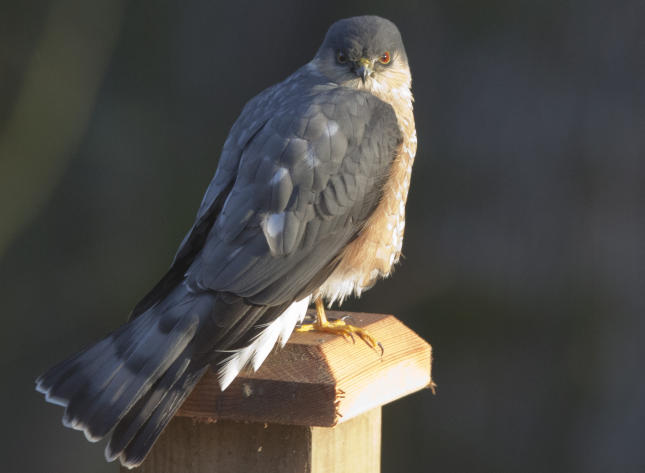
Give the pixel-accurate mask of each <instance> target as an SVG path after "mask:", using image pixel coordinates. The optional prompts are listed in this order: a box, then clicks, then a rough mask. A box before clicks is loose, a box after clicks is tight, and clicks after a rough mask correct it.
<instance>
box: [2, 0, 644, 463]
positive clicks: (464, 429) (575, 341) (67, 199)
mask: <svg viewBox="0 0 645 473" xmlns="http://www.w3.org/2000/svg"><path fill="white" fill-rule="evenodd" d="M80 3H82V2H79V5H80ZM90 3H92V2H90ZM93 5H94V6H93V7H92V8H89V7H85V8H80V7H78V8H77V5H76V4H75V2H71V1H67V0H57V1H46V0H36V1H33V2H9V1H8V0H2V7H3V11H5V12H6V13H4V14H3V15H2V17H1V18H0V38H1V39H2V40H1V41H0V189H1V190H0V196H1V197H2V198H1V199H0V200H1V201H2V202H1V203H0V209H2V221H0V313H1V314H2V317H3V327H2V331H1V332H0V347H1V348H2V356H1V357H0V363H1V367H0V368H1V370H2V373H3V383H2V390H1V396H2V398H1V401H2V405H3V406H4V412H5V414H4V417H3V421H2V431H1V432H0V440H1V442H0V445H1V446H2V447H1V457H2V459H3V466H2V468H1V469H2V471H6V472H8V473H31V472H34V473H35V472H45V471H46V472H52V473H55V472H66V473H69V472H88V471H91V472H97V473H98V472H108V471H110V472H114V471H116V470H117V467H116V466H115V465H114V464H106V463H105V462H104V460H103V452H102V448H101V447H100V446H96V445H91V444H89V443H88V442H86V441H85V439H84V438H83V436H82V435H81V434H80V433H78V432H74V431H70V430H68V429H64V428H63V427H62V426H61V425H60V417H61V414H62V411H61V409H60V408H58V407H55V406H51V405H48V404H45V403H44V402H43V400H42V398H41V396H40V395H39V394H37V393H36V392H34V391H33V380H34V379H35V378H36V376H37V375H38V374H40V372H41V371H43V370H44V369H45V368H47V367H48V366H50V365H51V364H52V363H54V362H56V361H58V360H60V359H61V358H63V357H65V356H66V355H69V354H71V353H72V352H73V351H75V350H77V349H79V348H81V347H82V346H84V345H87V344H89V343H91V342H92V341H94V340H97V339H99V338H100V337H102V336H103V335H104V334H106V333H107V332H109V331H111V330H113V329H114V328H116V327H117V326H118V325H119V324H120V323H122V322H123V321H124V320H125V319H126V317H127V315H128V313H129V311H130V309H131V308H132V307H133V306H134V304H135V303H136V302H137V300H138V298H139V297H141V296H142V295H143V294H144V293H145V292H146V291H147V290H148V289H150V287H151V286H152V285H153V284H154V283H155V282H156V281H157V280H158V278H159V277H160V276H161V274H162V273H163V272H164V271H165V269H166V268H167V267H168V265H169V264H170V261H171V259H172V256H173V255H174V251H175V249H176V247H177V245H178V244H179V242H180V241H181V239H182V237H183V235H184V233H185V231H186V230H187V229H188V228H189V226H190V225H191V223H192V221H193V218H194V215H195V212H196V211H197V207H198V205H199V202H200V200H201V196H202V194H203V192H204V190H205V188H206V186H207V184H208V182H209V181H210V178H211V176H212V174H213V172H214V170H215V167H216V165H217V159H218V156H219V152H220V149H221V146H222V144H223V142H224V139H225V138H226V135H227V133H228V130H229V128H230V126H231V125H232V123H233V121H234V119H235V118H236V117H237V115H238V114H239V112H240V110H241V108H242V106H243V105H244V103H245V102H246V101H247V100H248V99H250V98H251V97H252V96H253V95H255V94H256V93H258V92H259V91H261V90H262V89H263V88H265V87H267V86H269V85H272V84H273V83H275V82H277V81H279V80H281V79H282V78H284V77H286V76H287V75H289V74H290V73H291V72H293V71H294V70H295V69H296V68H298V67H299V66H301V65H303V64H304V63H306V62H307V61H308V60H309V59H310V58H311V57H312V56H313V54H314V53H315V51H316V49H317V48H318V46H319V43H320V42H321V40H322V38H323V35H324V33H325V31H326V29H327V27H328V26H329V25H330V24H331V23H332V22H333V21H335V20H336V19H338V18H341V17H345V16H351V15H355V14H362V13H375V14H380V15H382V16H385V17H388V18H390V19H391V20H393V21H394V22H395V23H397V25H398V26H399V28H400V30H401V31H402V34H403V38H404V41H405V44H406V48H407V51H408V56H409V58H410V62H411V66H412V72H413V79H414V82H413V90H414V94H415V98H416V102H415V107H416V108H415V110H416V120H417V131H418V136H419V137H418V141H419V150H418V154H417V161H416V163H415V170H414V174H413V177H412V187H411V192H410V197H409V203H408V218H407V233H406V242H405V245H404V253H405V258H404V259H403V261H402V264H401V265H400V267H399V268H398V270H397V271H396V272H395V274H394V276H393V277H392V278H391V279H389V280H387V281H384V282H381V283H379V284H378V285H377V286H376V287H375V288H374V289H372V290H371V291H370V292H368V293H366V294H365V296H364V297H363V298H361V299H360V300H358V301H356V300H352V301H348V302H347V303H346V305H345V306H344V308H345V309H348V310H361V311H367V312H385V313H393V314H396V315H397V316H398V317H399V318H401V319H402V320H403V321H404V322H405V323H406V324H407V325H409V326H410V327H411V328H413V329H414V330H415V331H417V332H418V333H419V334H420V335H421V336H423V337H424V338H425V339H427V340H428V341H429V342H430V343H431V344H432V345H433V347H434V352H435V357H436V360H435V372H434V375H435V379H436V382H437V384H438V390H437V394H436V396H433V395H432V394H431V393H430V392H421V393H417V394H415V395H413V396H411V397H409V398H406V399H405V400H401V401H398V402H396V403H394V404H393V405H391V406H388V407H386V408H385V410H384V434H383V472H384V473H398V472H420V473H421V472H426V471H433V472H446V473H449V472H457V471H468V472H496V473H500V472H514V471H523V472H527V473H528V472H536V473H537V472H544V471H558V472H560V471H569V472H575V471H581V472H583V471H584V472H607V471H612V472H614V471H615V472H635V471H643V470H644V469H645V452H644V450H643V447H642V443H643V438H645V402H644V399H645V380H644V378H643V376H642V374H641V373H642V366H641V365H642V360H643V359H645V348H644V345H643V343H642V341H641V338H642V335H643V334H644V333H645V318H643V312H644V309H645V301H644V298H643V295H642V294H643V287H644V283H645V245H644V243H643V242H644V241H645V217H644V212H645V191H644V189H645V160H644V159H643V157H644V155H645V133H644V132H643V127H644V125H645V118H644V117H645V94H644V93H643V91H644V90H645V89H644V87H643V84H644V83H645V61H644V60H643V58H644V53H645V35H644V33H643V27H642V21H643V18H645V3H643V2H636V1H627V0H626V1H622V2H616V3H609V2H602V1H600V0H585V1H583V0H567V1H555V0H547V1H543V2H535V1H526V0H519V1H518V0H516V1H506V0H494V1H488V2H480V1H477V0H459V1H454V0H453V1H448V0H445V1H444V0H441V1H428V2H420V1H392V2H373V1H372V2H365V1H352V2H345V1H344V2H320V3H316V4H308V3H303V2H296V1H281V2H249V1H237V2H229V3H227V4H225V5H224V4H222V3H221V2H214V1H212V0H209V1H206V0H189V1H184V2H150V1H138V2H129V3H119V2H108V3H106V2H105V1H102V2H95V4H93ZM99 8H102V10H101V9H99ZM97 9H98V10H97ZM69 12H74V13H73V15H72V14H71V13H69ZM97 12H99V13H97ZM90 58H91V60H90Z"/></svg>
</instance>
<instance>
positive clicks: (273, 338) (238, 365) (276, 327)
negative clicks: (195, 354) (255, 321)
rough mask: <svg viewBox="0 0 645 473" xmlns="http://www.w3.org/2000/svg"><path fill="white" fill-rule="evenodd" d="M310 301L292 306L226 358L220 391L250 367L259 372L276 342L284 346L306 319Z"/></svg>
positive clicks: (220, 374) (306, 298)
mask: <svg viewBox="0 0 645 473" xmlns="http://www.w3.org/2000/svg"><path fill="white" fill-rule="evenodd" d="M310 301H311V296H307V297H305V298H304V299H301V300H299V301H297V302H294V303H293V304H291V305H290V306H289V307H288V308H287V310H285V311H284V312H283V313H282V314H281V315H280V316H279V317H278V318H276V319H275V320H274V321H273V322H271V323H270V324H269V325H267V326H266V327H265V328H264V329H263V330H262V331H261V332H260V333H259V334H258V335H257V336H256V337H255V338H254V339H253V341H252V342H251V344H250V345H248V346H246V347H244V348H242V349H240V350H238V351H236V352H235V353H233V354H232V355H231V356H229V357H228V358H226V360H224V362H223V363H222V367H221V368H220V369H219V371H218V376H219V385H220V389H221V390H222V391H224V390H225V389H226V388H227V387H228V385H229V384H231V383H232V382H233V380H234V379H235V378H236V377H237V375H238V374H239V373H240V371H242V370H243V369H244V368H245V367H246V366H248V365H251V366H252V367H253V371H257V369H258V368H259V367H260V365H262V363H263V362H264V360H265V359H266V357H267V356H269V353H271V350H272V349H273V347H274V346H275V344H276V342H280V346H284V344H285V343H287V340H288V339H289V337H290V336H291V332H293V329H294V328H295V326H296V324H297V323H299V322H302V320H303V319H304V317H305V314H306V313H307V307H309V302H310Z"/></svg>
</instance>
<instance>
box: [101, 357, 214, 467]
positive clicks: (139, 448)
mask: <svg viewBox="0 0 645 473" xmlns="http://www.w3.org/2000/svg"><path fill="white" fill-rule="evenodd" d="M207 369H208V365H207V366H204V367H202V368H199V369H189V370H188V371H186V373H184V375H183V376H182V377H181V378H180V379H179V380H178V381H177V382H176V383H175V384H174V385H173V386H172V387H171V388H170V389H168V390H166V391H165V392H164V393H163V397H162V399H161V402H160V403H159V405H158V406H157V407H156V408H155V410H154V412H153V413H152V415H151V416H150V417H149V418H148V419H147V420H146V421H145V423H144V424H143V426H142V427H141V428H140V429H138V431H137V432H136V434H135V435H134V437H133V438H132V440H131V441H130V442H129V443H128V445H127V447H126V448H125V449H124V450H123V451H122V452H121V453H120V454H119V459H120V461H121V464H122V465H124V466H126V467H128V468H134V467H136V466H138V465H140V464H141V462H143V460H144V459H145V457H146V455H147V454H148V452H149V451H150V449H151V448H152V445H153V444H154V443H155V441H156V440H157V437H159V435H160V434H161V432H163V429H164V428H165V427H166V425H167V424H168V422H170V420H171V419H172V417H173V416H174V415H175V412H176V411H177V409H179V407H180V406H181V405H182V403H183V402H184V400H185V399H186V397H188V395H189V394H190V392H191V391H192V390H193V388H194V387H195V385H196V384H197V382H198V381H199V380H200V379H201V377H202V375H203V374H204V373H205V372H206V370H207ZM106 452H107V449H106Z"/></svg>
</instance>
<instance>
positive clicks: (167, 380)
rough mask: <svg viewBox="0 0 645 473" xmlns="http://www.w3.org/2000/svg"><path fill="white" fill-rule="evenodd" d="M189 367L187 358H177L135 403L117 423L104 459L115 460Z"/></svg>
mask: <svg viewBox="0 0 645 473" xmlns="http://www.w3.org/2000/svg"><path fill="white" fill-rule="evenodd" d="M189 365H190V359H189V358H187V357H180V358H178V359H177V360H176V361H175V363H173V365H172V366H171V367H170V369H168V371H166V373H165V374H164V375H163V376H162V377H161V378H160V379H159V380H158V381H157V382H156V383H155V384H154V385H153V386H152V387H151V388H150V390H149V391H148V392H147V393H146V394H145V395H144V396H142V397H141V399H139V400H138V401H137V403H136V404H135V405H134V406H133V407H132V409H130V411H129V412H128V413H127V414H126V415H125V416H124V417H123V418H122V419H121V420H120V421H119V423H118V424H117V426H116V427H115V429H114V432H112V437H111V438H110V443H109V444H108V446H107V447H106V449H105V458H106V459H107V460H108V461H112V460H115V459H116V458H118V457H119V455H120V454H121V452H122V451H123V450H125V448H126V447H127V446H128V444H129V443H130V441H131V440H132V439H133V438H134V436H135V435H136V433H137V432H138V431H139V429H140V428H141V427H142V426H143V424H145V423H146V421H147V420H148V419H149V418H150V416H151V415H152V414H153V412H154V411H155V409H156V408H157V407H158V406H159V404H160V403H161V402H162V400H163V398H164V395H165V393H166V391H167V390H168V389H170V388H171V387H172V386H173V385H174V384H175V383H176V382H177V380H179V378H181V377H182V376H183V375H184V374H185V373H186V369H187V368H188V366H189Z"/></svg>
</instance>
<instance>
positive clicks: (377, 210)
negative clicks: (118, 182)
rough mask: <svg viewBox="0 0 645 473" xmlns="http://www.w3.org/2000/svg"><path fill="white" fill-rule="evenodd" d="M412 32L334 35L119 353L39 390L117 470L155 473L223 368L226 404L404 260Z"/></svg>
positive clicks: (205, 206) (65, 369)
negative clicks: (153, 463) (274, 353)
mask: <svg viewBox="0 0 645 473" xmlns="http://www.w3.org/2000/svg"><path fill="white" fill-rule="evenodd" d="M410 84H411V76H410V69H409V67H408V59H407V56H406V53H405V49H404V47H403V42H402V40H401V36H400V34H399V31H398V29H397V28H396V26H395V25H394V24H393V23H391V22H390V21H388V20H385V19H383V18H379V17H376V16H361V17H354V18H348V19H344V20H340V21H338V22H336V23H334V24H333V25H332V26H331V28H330V29H329V31H328V32H327V35H326V36H325V39H324V41H323V43H322V45H321V46H320V49H319V50H318V52H317V53H316V55H315V56H314V58H313V60H311V61H310V62H309V63H307V64H305V65H304V66H303V67H301V68H300V69H298V70H297V71H296V72H295V73H293V74H292V75H291V76H289V77H288V78H287V79H286V80H284V81H283V82H280V83H279V84H276V85H274V86H273V87H270V88H268V89H266V90H265V91H263V92H262V93H260V94H259V95H258V96H256V97H255V98H253V99H252V100H251V101H249V102H248V104H247V105H246V106H245V107H244V109H243V110H242V113H241V115H240V117H239V118H238V119H237V121H236V122H235V124H234V125H233V128H232V129H231V131H230V133H229V135H228V138H227V140H226V142H225V143H224V147H223V150H222V154H221V157H220V160H219V164H218V167H217V171H216V173H215V176H214V177H213V179H212V181H211V183H210V185H209V186H208V189H207V190H206V193H205V195H204V199H203V201H202V203H201V206H200V208H199V211H198V212H197V217H196V220H195V223H194V225H193V226H192V228H191V229H190V231H189V232H188V234H187V235H186V237H185V238H184V240H183V241H182V243H181V245H180V246H179V250H178V251H177V254H176V256H175V258H174V260H173V262H172V265H171V267H170V269H169V271H168V272H167V273H166V275H165V276H164V277H163V278H162V279H161V281H160V282H159V283H158V284H157V285H156V286H155V287H154V288H153V289H152V290H151V291H150V292H149V293H148V294H147V295H146V296H145V297H144V298H143V299H142V300H141V302H139V304H138V305H137V306H136V307H135V308H134V310H133V312H132V315H131V319H130V321H129V322H128V323H127V324H125V325H123V326H121V327H120V328H118V329H117V330H116V331H115V332H113V333H112V334H111V335H109V336H108V337H107V338H105V339H103V340H102V341H100V342H98V343H97V344H95V345H93V346H90V347H89V348H87V349H86V350H84V351H82V352H80V353H78V354H76V355H75V356H73V357H71V358H69V359H68V360H66V361H63V362H62V363H60V364H58V365H56V366H55V367H53V368H51V369H50V370H49V371H47V372H46V373H45V374H44V375H42V376H41V377H40V378H39V379H38V380H37V389H38V390H39V391H40V392H42V393H45V394H46V398H47V400H48V401H50V402H52V403H55V404H60V405H62V406H65V414H64V417H63V423H64V425H65V426H67V427H71V428H74V429H78V430H82V431H83V432H84V433H85V435H86V437H87V438H88V439H89V440H91V441H96V440H99V439H101V438H103V437H105V436H107V435H110V434H111V436H110V440H109V443H108V445H107V447H106V458H107V459H108V460H110V461H111V460H114V459H117V458H118V459H119V460H120V461H121V463H122V464H123V465H125V466H127V467H133V466H136V465H138V464H140V463H141V462H142V461H143V459H144V458H145V456H146V454H147V453H148V451H149V450H150V448H151V447H152V444H153V443H154V442H155V440H156V439H157V437H158V436H159V434H160V433H161V431H162V430H163V428H164V427H165V426H166V424H167V423H168V422H169V420H170V419H171V418H172V416H173V414H174V413H175V412H176V410H177V409H178V408H179V406H180V405H181V403H182V401H183V400H184V399H185V398H186V396H187V395H188V394H189V393H190V392H191V390H192V389H193V387H194V386H195V384H196V383H197V381H198V380H199V379H200V378H201V376H202V375H203V374H204V372H205V371H206V370H207V369H208V368H209V366H211V365H213V366H215V369H217V370H218V373H219V379H220V384H221V388H222V389H225V388H226V387H227V386H228V385H229V384H230V383H231V381H232V380H233V379H234V378H235V377H236V376H237V375H238V373H239V372H240V370H242V369H244V368H246V367H251V368H253V369H258V367H259V366H260V365H261V364H262V362H263V361H264V359H265V358H266V357H267V355H268V354H269V352H270V351H271V350H272V348H273V347H274V345H275V344H276V343H277V342H278V343H280V344H282V345H284V343H285V342H286V340H287V339H288V338H289V335H290V334H291V332H292V331H293V329H294V327H295V326H296V325H297V324H298V323H300V322H302V320H303V318H304V315H305V312H306V310H307V307H308V306H309V304H310V303H311V302H315V303H316V307H317V309H318V320H317V321H316V323H315V324H313V325H310V326H306V327H304V326H303V329H304V330H307V329H311V328H315V329H322V330H330V331H338V332H341V333H342V332H343V331H345V333H347V332H353V333H355V334H357V335H358V336H360V337H361V338H363V339H364V340H365V341H366V342H367V343H368V344H370V345H371V346H374V344H375V341H374V340H373V339H372V338H371V337H370V336H369V334H367V333H364V332H362V331H361V330H360V329H358V328H356V327H351V326H349V325H345V324H344V322H338V321H336V322H329V321H327V320H326V318H325V317H324V309H323V305H322V300H323V299H324V300H326V301H327V302H329V303H332V302H334V301H336V302H342V301H343V299H344V298H345V297H347V296H349V295H350V294H356V295H360V294H361V291H363V290H365V289H367V288H369V287H371V286H372V285H373V284H374V282H375V281H376V280H377V279H378V278H379V277H384V276H387V275H389V274H390V272H391V270H392V267H393V265H394V264H395V263H396V262H397V261H398V260H399V255H400V253H401V244H402V240H403V229H404V224H405V202H406V198H407V194H408V187H409V183H410V173H411V170H412V162H413V160H414V155H415V152H416V132H415V126H414V116H413V112H412V93H411V91H410Z"/></svg>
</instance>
